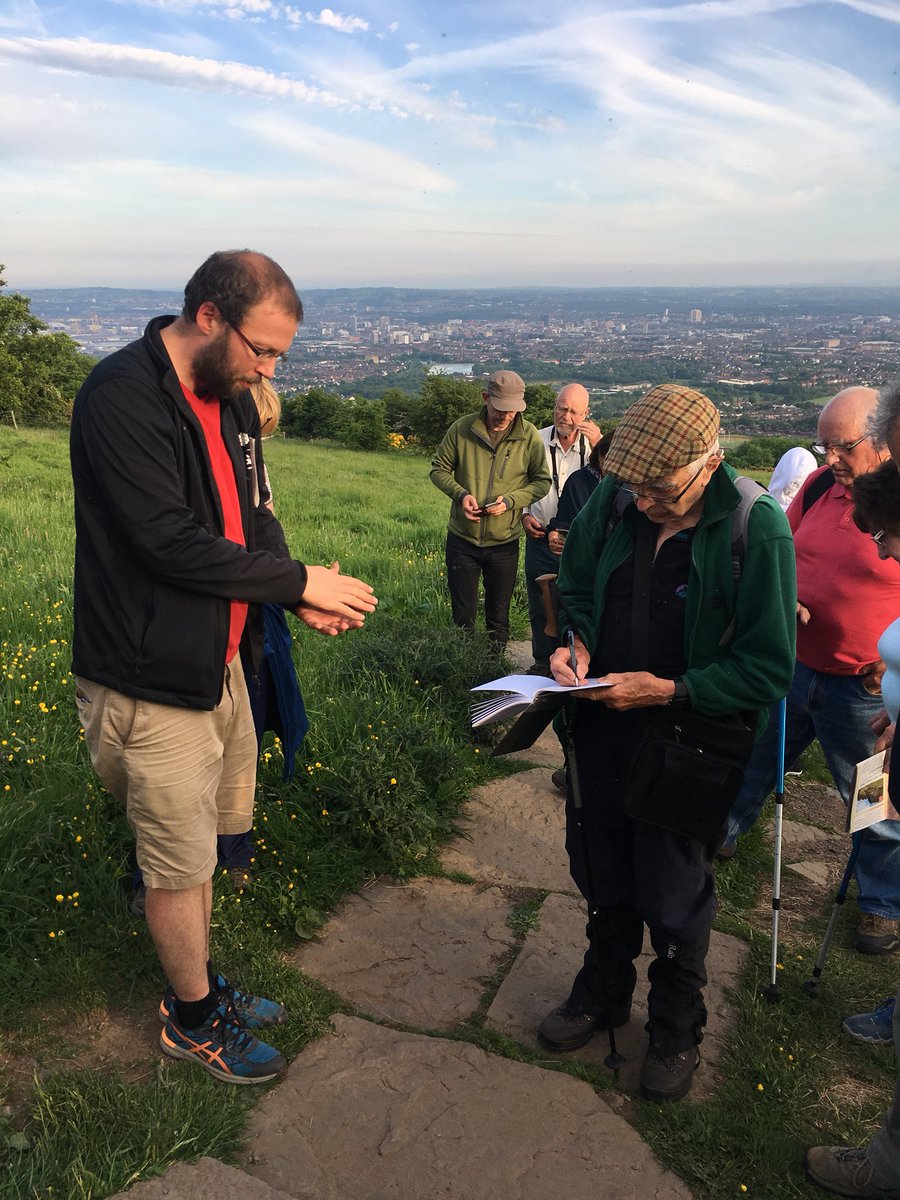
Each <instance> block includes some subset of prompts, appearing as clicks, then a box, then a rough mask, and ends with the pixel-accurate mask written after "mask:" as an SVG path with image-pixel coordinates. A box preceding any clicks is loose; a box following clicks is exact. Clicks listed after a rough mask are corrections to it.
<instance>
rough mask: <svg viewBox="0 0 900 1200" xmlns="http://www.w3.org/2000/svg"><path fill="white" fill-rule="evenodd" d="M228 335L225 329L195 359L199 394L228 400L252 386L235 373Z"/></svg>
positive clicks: (194, 365)
mask: <svg viewBox="0 0 900 1200" xmlns="http://www.w3.org/2000/svg"><path fill="white" fill-rule="evenodd" d="M227 337H228V334H227V331H225V330H223V331H222V333H221V334H220V335H219V336H218V337H216V338H213V339H212V341H210V342H208V343H207V345H205V346H204V347H203V349H202V350H201V351H200V352H199V353H198V354H197V357H196V358H195V359H194V362H193V368H194V379H195V382H196V384H197V395H198V396H201V397H206V396H217V397H218V398H219V399H220V400H222V401H226V402H227V401H229V400H233V399H235V397H236V396H238V395H240V393H241V392H243V391H246V389H247V388H248V387H249V386H250V383H249V382H248V381H247V380H246V379H245V378H244V377H243V376H241V375H237V374H235V370H234V367H233V366H232V364H231V362H230V361H229V355H228V344H227Z"/></svg>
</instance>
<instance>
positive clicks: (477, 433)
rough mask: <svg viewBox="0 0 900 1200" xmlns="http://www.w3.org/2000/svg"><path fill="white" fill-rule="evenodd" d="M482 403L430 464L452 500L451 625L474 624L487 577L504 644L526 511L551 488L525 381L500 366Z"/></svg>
mask: <svg viewBox="0 0 900 1200" xmlns="http://www.w3.org/2000/svg"><path fill="white" fill-rule="evenodd" d="M482 399H483V400H484V407H483V408H482V409H481V410H480V411H479V412H477V413H470V414H469V415H468V416H466V417H460V419H459V420H458V421H454V423H453V424H452V425H451V426H450V428H449V429H448V430H447V432H446V434H445V435H444V438H443V440H442V442H441V444H440V445H439V446H438V448H437V451H436V452H435V456H434V458H433V459H432V462H431V482H432V483H433V484H434V485H435V487H438V488H440V489H441V491H442V492H446V493H447V495H448V496H449V497H450V499H451V501H452V505H451V508H450V525H449V529H448V532H447V585H448V587H449V589H450V603H451V605H452V609H453V621H454V624H456V625H460V626H462V628H463V629H474V628H475V616H476V613H477V611H478V581H479V579H481V578H482V577H483V578H484V616H485V623H486V625H487V631H488V636H489V637H490V638H491V640H492V641H493V642H494V643H495V644H496V645H497V646H498V648H499V649H503V647H504V646H505V645H506V643H507V640H508V639H509V605H510V601H511V599H512V594H513V588H514V587H515V584H516V574H517V572H518V569H519V540H520V539H521V537H522V532H523V530H522V511H523V509H525V508H526V507H527V506H528V505H529V504H531V503H533V502H534V501H535V500H539V499H540V498H541V497H542V496H546V494H547V492H548V491H549V490H550V471H549V469H548V467H547V458H546V455H545V453H544V446H543V443H542V442H541V439H540V435H539V434H538V431H537V429H536V428H535V427H534V425H532V424H531V422H530V421H526V420H525V419H524V417H523V416H522V413H523V412H524V411H525V384H524V382H523V380H522V379H521V378H520V377H519V376H518V375H517V374H516V373H515V371H496V372H495V373H494V374H493V375H491V377H490V378H489V379H488V382H487V390H486V391H485V392H483V393H482Z"/></svg>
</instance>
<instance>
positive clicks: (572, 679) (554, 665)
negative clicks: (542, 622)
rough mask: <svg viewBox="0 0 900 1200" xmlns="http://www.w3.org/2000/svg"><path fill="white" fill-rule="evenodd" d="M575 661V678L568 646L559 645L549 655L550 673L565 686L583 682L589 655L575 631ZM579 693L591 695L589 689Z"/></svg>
mask: <svg viewBox="0 0 900 1200" xmlns="http://www.w3.org/2000/svg"><path fill="white" fill-rule="evenodd" d="M575 662H576V665H577V668H578V675H577V678H576V676H575V675H573V674H572V656H571V655H570V654H569V648H568V646H560V647H559V648H558V649H557V650H554V651H553V654H552V655H551V657H550V673H551V675H552V676H553V678H554V679H555V680H556V682H557V683H561V684H563V685H564V686H565V687H574V686H575V684H576V683H584V679H585V676H586V675H587V673H588V668H589V667H590V665H591V656H590V654H588V651H587V647H586V646H585V644H584V642H583V641H582V640H581V638H580V637H579V636H578V634H577V633H576V635H575ZM581 695H582V696H588V697H593V693H592V692H591V691H587V692H582V693H581Z"/></svg>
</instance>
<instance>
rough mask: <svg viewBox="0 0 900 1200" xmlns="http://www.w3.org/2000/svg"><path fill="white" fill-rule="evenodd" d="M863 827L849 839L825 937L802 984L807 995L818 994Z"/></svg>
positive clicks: (857, 853)
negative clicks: (807, 976)
mask: <svg viewBox="0 0 900 1200" xmlns="http://www.w3.org/2000/svg"><path fill="white" fill-rule="evenodd" d="M865 832H866V831H865V830H864V829H860V830H859V832H858V833H854V835H853V837H852V839H851V843H852V844H851V848H850V857H849V858H848V859H847V865H846V867H845V868H844V877H843V878H842V879H841V883H840V887H839V888H838V890H837V895H836V896H835V898H834V907H833V908H832V910H831V917H830V918H829V921H828V928H827V929H826V930H825V937H824V938H823V939H822V947H821V949H820V950H819V955H818V958H817V959H816V965H815V966H814V967H813V969H812V974H811V975H810V977H809V979H807V981H806V983H804V985H803V990H804V992H806V994H807V996H813V997H815V996H818V994H819V979H820V978H821V976H822V969H823V967H824V966H825V959H826V958H827V957H828V947H829V946H830V945H831V938H832V935H833V933H834V927H835V925H837V919H838V913H840V911H841V906H842V905H843V903H844V901H845V900H846V898H847V890H848V888H849V887H850V880H851V878H852V876H853V868H854V867H855V866H856V860H857V858H858V857H859V850H860V846H861V845H862V840H863V836H864V834H865Z"/></svg>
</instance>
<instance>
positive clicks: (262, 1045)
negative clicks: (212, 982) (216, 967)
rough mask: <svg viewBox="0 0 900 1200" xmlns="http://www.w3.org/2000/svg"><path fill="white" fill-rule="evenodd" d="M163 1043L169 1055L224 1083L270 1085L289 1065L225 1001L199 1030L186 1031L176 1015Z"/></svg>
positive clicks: (162, 1036)
mask: <svg viewBox="0 0 900 1200" xmlns="http://www.w3.org/2000/svg"><path fill="white" fill-rule="evenodd" d="M159 1044H160V1046H161V1048H162V1050H163V1052H164V1053H165V1054H168V1055H170V1056H171V1057H172V1058H185V1059H187V1060H188V1061H189V1062H196V1063H199V1064H200V1066H201V1067H203V1069H204V1070H206V1071H208V1072H209V1073H210V1075H212V1076H213V1077H214V1078H215V1079H220V1080H221V1081H222V1082H223V1083H266V1082H268V1080H270V1079H274V1078H275V1076H276V1075H278V1074H279V1073H280V1072H281V1071H283V1070H284V1069H285V1067H286V1066H287V1063H286V1062H285V1060H284V1058H283V1057H282V1055H281V1054H280V1053H279V1051H278V1050H276V1049H275V1047H274V1046H270V1045H268V1044H267V1043H266V1042H261V1041H260V1040H259V1039H258V1038H256V1037H254V1036H253V1034H252V1033H251V1032H250V1031H249V1030H248V1029H247V1027H246V1025H245V1024H244V1023H243V1021H241V1019H240V1018H239V1017H238V1015H237V1013H236V1012H235V1010H234V1008H233V1007H232V1005H231V1004H229V1003H228V1002H227V1000H225V999H223V1000H222V1001H221V1002H220V1003H219V1004H217V1005H216V1007H215V1008H214V1009H213V1010H212V1012H211V1013H210V1015H209V1017H208V1018H207V1019H206V1021H204V1023H203V1024H202V1025H200V1026H199V1027H198V1028H197V1029H182V1028H181V1026H180V1025H178V1023H177V1022H176V1020H175V1016H174V1014H172V1016H170V1017H169V1019H168V1020H167V1021H166V1023H165V1025H163V1027H162V1031H161V1032H160V1035H159Z"/></svg>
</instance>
